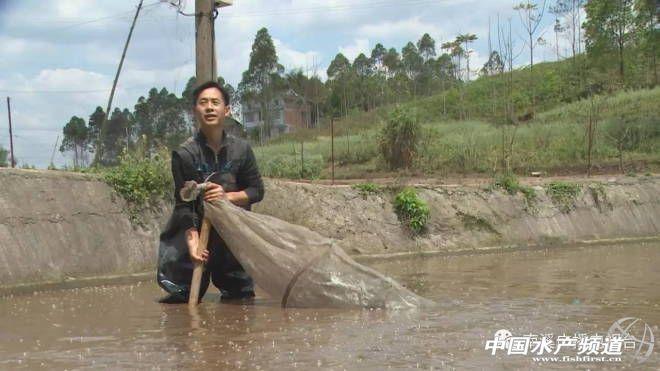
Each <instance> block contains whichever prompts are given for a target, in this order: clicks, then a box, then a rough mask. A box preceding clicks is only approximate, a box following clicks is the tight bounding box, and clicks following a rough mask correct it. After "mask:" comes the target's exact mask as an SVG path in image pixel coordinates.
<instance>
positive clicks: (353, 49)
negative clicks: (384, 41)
mask: <svg viewBox="0 0 660 371" xmlns="http://www.w3.org/2000/svg"><path fill="white" fill-rule="evenodd" d="M339 52H340V53H342V54H343V55H344V56H345V57H346V58H348V60H350V61H351V62H352V61H353V60H354V59H355V57H357V56H358V55H360V53H364V54H365V55H370V54H371V49H369V39H355V40H353V43H352V44H349V45H346V46H340V47H339ZM333 57H334V56H333Z"/></svg>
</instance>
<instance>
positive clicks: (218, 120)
mask: <svg viewBox="0 0 660 371" xmlns="http://www.w3.org/2000/svg"><path fill="white" fill-rule="evenodd" d="M228 113H229V106H227V105H225V101H224V100H223V99H222V93H221V92H220V90H218V89H216V88H213V87H211V88H208V89H205V90H202V92H201V94H199V97H197V102H195V119H196V120H197V122H198V123H199V124H200V125H207V126H221V125H222V124H223V122H224V119H225V116H226V115H227V114H228Z"/></svg>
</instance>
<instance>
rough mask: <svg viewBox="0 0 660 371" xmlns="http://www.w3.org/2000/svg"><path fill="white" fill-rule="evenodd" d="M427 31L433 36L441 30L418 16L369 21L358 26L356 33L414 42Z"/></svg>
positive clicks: (441, 33)
mask: <svg viewBox="0 0 660 371" xmlns="http://www.w3.org/2000/svg"><path fill="white" fill-rule="evenodd" d="M424 33H428V34H430V35H431V36H433V37H436V36H442V35H443V32H442V30H441V29H440V27H438V26H436V25H435V24H432V23H428V22H424V21H423V20H422V19H421V17H420V16H416V17H412V18H407V19H402V20H396V21H384V22H380V23H370V24H366V25H363V26H361V27H360V28H358V34H359V35H360V36H362V37H367V38H369V39H372V40H387V39H403V40H410V41H413V42H415V41H416V40H419V38H420V37H421V36H422V35H424Z"/></svg>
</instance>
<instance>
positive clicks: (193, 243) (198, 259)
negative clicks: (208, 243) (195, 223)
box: [186, 228, 209, 263]
mask: <svg viewBox="0 0 660 371" xmlns="http://www.w3.org/2000/svg"><path fill="white" fill-rule="evenodd" d="M186 242H187V243H188V254H190V260H192V261H193V263H206V262H207V261H208V259H209V251H208V250H205V251H204V252H202V253H201V254H197V247H198V246H199V232H197V228H190V229H188V230H187V231H186Z"/></svg>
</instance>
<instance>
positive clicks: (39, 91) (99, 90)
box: [0, 86, 144, 94]
mask: <svg viewBox="0 0 660 371" xmlns="http://www.w3.org/2000/svg"><path fill="white" fill-rule="evenodd" d="M121 89H123V90H142V89H144V87H143V86H142V87H138V86H131V87H126V88H121ZM107 91H108V89H90V90H11V89H0V92H2V93H17V94H81V93H104V92H107Z"/></svg>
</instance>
